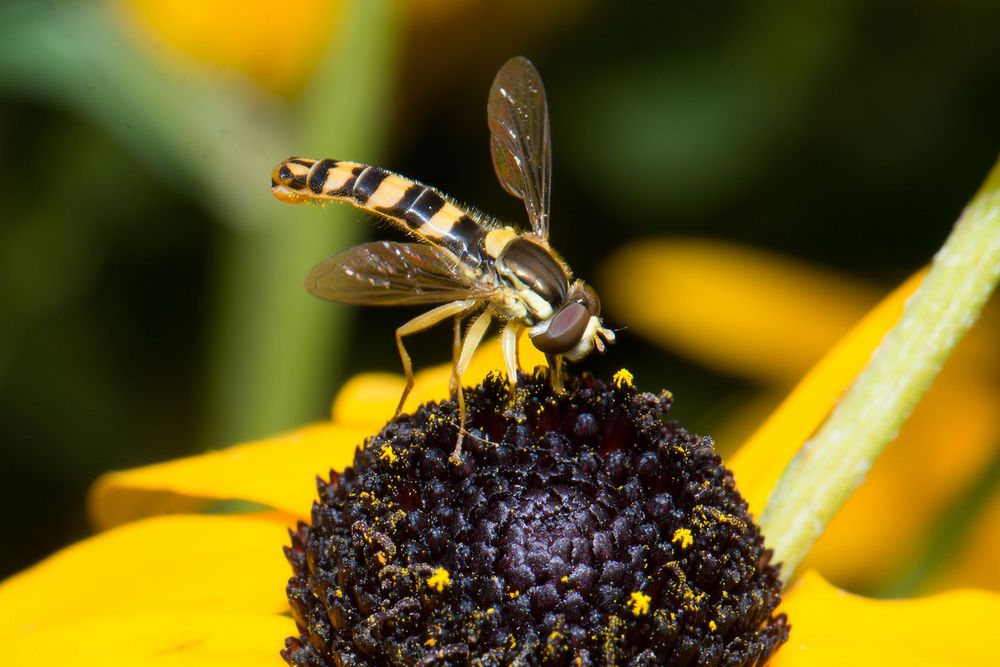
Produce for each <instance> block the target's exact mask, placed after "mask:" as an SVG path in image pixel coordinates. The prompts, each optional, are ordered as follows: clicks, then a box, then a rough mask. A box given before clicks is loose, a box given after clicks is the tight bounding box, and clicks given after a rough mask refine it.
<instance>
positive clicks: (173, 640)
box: [0, 610, 297, 667]
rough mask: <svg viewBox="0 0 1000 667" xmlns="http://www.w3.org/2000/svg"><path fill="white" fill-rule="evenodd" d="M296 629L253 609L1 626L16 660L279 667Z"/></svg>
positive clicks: (84, 665) (79, 665)
mask: <svg viewBox="0 0 1000 667" xmlns="http://www.w3.org/2000/svg"><path fill="white" fill-rule="evenodd" d="M295 634H297V633H296V631H295V624H294V623H293V622H292V620H291V618H289V617H287V616H279V615H277V614H267V613H264V612H258V613H255V612H252V611H224V612H211V611H201V610H197V611H177V610H173V611H144V612H141V613H135V614H132V613H128V612H125V613H120V614H111V615H101V616H91V615H89V614H77V615H69V616H67V617H66V618H65V619H63V621H62V622H61V623H58V624H55V625H46V626H36V627H33V628H20V629H18V630H11V629H8V628H0V643H2V646H3V664H5V665H11V666H15V667H21V666H25V667H27V666H29V665H31V666H35V665H73V666H74V667H115V666H116V665H121V666H122V667H145V666H147V665H149V666H154V665H155V667H171V666H173V665H176V666H177V667H230V666H231V667H280V666H282V665H284V664H285V663H284V661H282V659H281V658H280V656H279V655H278V651H280V650H281V648H282V647H283V646H284V641H285V638H286V637H289V636H292V635H295Z"/></svg>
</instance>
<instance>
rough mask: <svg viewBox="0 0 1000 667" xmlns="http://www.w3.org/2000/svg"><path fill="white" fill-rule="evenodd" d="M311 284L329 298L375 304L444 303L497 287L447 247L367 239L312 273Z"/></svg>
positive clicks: (313, 291)
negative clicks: (482, 280)
mask: <svg viewBox="0 0 1000 667" xmlns="http://www.w3.org/2000/svg"><path fill="white" fill-rule="evenodd" d="M306 289H307V290H308V291H309V292H310V293H311V294H313V295H315V296H318V297H319V298H321V299H326V300H327V301H334V302H336V303H348V304H358V305H370V306H398V305H408V304H428V303H444V302H446V301H452V300H456V299H469V298H483V297H486V296H488V295H489V294H490V293H491V292H492V291H493V290H492V288H491V287H490V286H489V285H480V284H479V283H478V282H477V281H476V279H475V276H474V275H473V274H471V272H469V271H467V270H466V269H464V268H463V266H462V265H461V264H459V263H458V262H457V261H456V260H455V257H454V256H453V255H451V253H449V252H448V251H447V250H443V249H441V248H436V247H434V246H431V245H426V244H423V243H394V242H392V241H377V242H375V243H364V244H362V245H359V246H355V247H353V248H351V249H349V250H345V251H344V252H342V253H340V254H338V255H334V256H333V257H331V258H329V259H327V260H326V261H324V262H322V263H320V264H319V265H317V266H316V267H315V268H314V269H313V270H312V271H310V272H309V275H308V276H307V277H306Z"/></svg>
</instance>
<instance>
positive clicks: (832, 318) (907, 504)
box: [602, 238, 1000, 590]
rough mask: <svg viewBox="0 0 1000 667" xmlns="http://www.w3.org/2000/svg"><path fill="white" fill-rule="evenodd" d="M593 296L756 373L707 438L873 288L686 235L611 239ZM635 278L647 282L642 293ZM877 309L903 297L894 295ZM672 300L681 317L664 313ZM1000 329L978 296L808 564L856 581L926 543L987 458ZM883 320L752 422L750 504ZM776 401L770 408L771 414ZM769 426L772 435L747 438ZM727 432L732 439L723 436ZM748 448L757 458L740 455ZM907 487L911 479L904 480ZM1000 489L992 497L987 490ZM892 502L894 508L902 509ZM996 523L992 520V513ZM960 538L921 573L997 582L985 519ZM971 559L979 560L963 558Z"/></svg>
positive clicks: (886, 571)
mask: <svg viewBox="0 0 1000 667" xmlns="http://www.w3.org/2000/svg"><path fill="white" fill-rule="evenodd" d="M603 275H604V276H606V279H605V280H604V281H603V284H602V294H606V296H605V303H606V304H607V306H608V309H609V310H611V311H612V313H613V314H614V315H615V317H616V318H617V319H618V320H619V321H624V322H629V323H630V325H631V330H633V331H635V332H637V333H639V334H640V335H643V336H645V337H647V338H649V339H650V340H652V341H654V342H657V343H659V344H661V345H663V346H665V347H668V348H670V349H674V350H677V351H679V352H681V353H683V354H686V355H689V356H691V357H692V358H694V359H696V360H698V361H701V362H702V363H704V364H705V365H708V366H711V367H713V368H716V369H720V370H724V371H728V372H731V373H733V374H736V375H740V376H743V377H745V378H748V379H751V380H754V381H757V382H759V383H761V384H762V385H763V387H764V394H763V399H762V400H760V401H750V402H749V404H748V406H747V411H746V412H745V413H742V412H740V411H739V410H737V411H736V418H735V419H736V420H737V421H738V422H739V423H730V424H729V425H726V424H722V425H720V427H719V429H718V432H717V433H716V434H715V435H716V436H717V441H718V442H720V446H721V447H722V448H723V449H724V450H725V449H726V448H727V440H728V439H735V438H739V439H743V438H744V437H745V436H746V435H749V432H748V431H747V426H748V425H750V426H753V427H756V426H757V425H760V424H761V422H762V421H763V419H764V417H765V416H766V415H767V414H768V413H769V412H771V411H772V410H773V408H774V406H775V403H776V400H775V398H774V396H775V395H777V394H780V393H784V392H786V391H787V390H788V389H789V385H790V383H791V382H792V381H793V380H794V379H796V378H798V377H800V376H802V374H803V373H805V371H806V370H807V369H808V368H809V367H810V366H811V365H812V364H813V362H814V361H815V360H816V359H819V358H820V356H821V355H822V354H823V352H824V351H825V350H827V349H829V347H830V345H831V343H832V341H834V340H836V339H838V338H839V337H841V336H842V335H843V334H844V333H845V332H846V331H847V330H848V329H849V327H850V326H851V324H852V323H853V322H855V321H857V320H858V319H859V318H860V317H861V315H862V314H863V313H864V312H865V311H866V310H867V309H868V308H869V307H870V306H871V304H872V303H873V302H874V301H875V296H874V295H875V294H876V290H875V289H874V288H873V287H870V286H867V285H864V284H862V283H859V282H858V281H856V280H851V279H847V278H844V277H842V276H839V275H838V274H836V273H835V272H833V271H830V270H822V269H819V268H816V267H813V266H810V265H808V264H805V263H802V262H797V261H792V260H788V259H786V258H782V257H780V256H776V255H774V254H770V253H766V252H764V251H760V250H751V249H748V248H741V247H738V246H733V245H728V244H723V243H717V242H712V241H706V240H698V239H680V238H678V239H660V240H647V241H643V242H640V243H636V244H633V245H630V246H628V247H626V248H624V249H623V250H621V251H619V252H618V253H616V254H615V255H614V256H613V257H611V258H610V259H609V261H608V262H607V264H606V265H605V266H604V270H603ZM635 285H656V286H657V298H656V299H649V298H648V295H644V294H643V293H642V291H641V290H635V289H634V286H635ZM887 306H892V308H893V310H892V313H891V315H890V316H892V317H896V316H898V314H899V313H900V312H901V311H902V303H901V302H895V303H894V302H887V303H886V304H883V305H882V306H881V307H880V308H883V309H884V308H886V307H887ZM678 313H683V317H679V316H678V315H677V314H678ZM998 332H1000V322H998V321H997V312H996V311H995V310H990V309H989V308H987V309H986V311H985V312H984V315H983V317H982V319H981V320H980V322H979V323H977V325H976V326H975V327H974V328H973V329H972V330H971V331H970V332H969V334H968V335H967V336H966V337H965V338H964V339H963V340H962V341H961V342H960V343H959V345H958V346H957V347H956V348H955V351H954V353H953V354H952V356H951V357H950V358H949V360H948V362H947V363H946V364H945V366H944V368H943V369H942V372H941V374H940V375H939V376H938V378H937V379H936V381H935V383H934V386H933V387H932V389H931V390H930V392H929V393H928V395H927V396H926V397H925V398H924V400H923V401H921V403H920V404H919V406H918V407H917V409H916V410H915V412H914V413H913V415H912V416H911V417H910V419H909V420H908V421H907V422H906V424H905V426H904V427H903V429H902V431H901V432H900V435H899V437H898V438H897V439H896V440H895V441H894V442H893V443H892V444H891V445H889V447H888V448H887V449H886V451H885V453H884V454H883V455H882V456H881V457H880V458H879V460H878V462H877V463H876V465H875V466H874V467H873V469H872V470H871V472H870V474H869V475H868V478H867V479H866V481H865V483H864V484H863V485H862V486H861V487H860V488H859V489H858V491H857V492H856V493H855V494H854V495H853V496H852V497H851V499H850V500H849V501H848V502H847V504H846V505H845V506H844V507H843V508H842V509H841V511H840V513H839V515H838V516H837V518H836V519H835V520H834V522H833V523H832V524H831V525H830V526H829V527H828V529H827V531H826V532H825V533H824V535H823V537H822V538H821V540H820V542H819V543H818V544H817V545H816V546H815V547H814V549H813V550H812V552H810V556H809V559H808V560H807V563H806V565H807V567H813V568H816V569H817V570H818V571H819V572H820V573H822V574H823V575H824V576H825V577H828V578H830V579H831V580H832V581H835V582H837V583H838V584H839V585H842V586H846V587H850V588H860V589H866V588H869V587H872V586H876V585H878V584H880V583H883V582H886V581H887V580H891V579H892V578H893V577H898V576H900V573H899V571H898V570H899V568H900V567H907V566H910V565H912V563H910V562H909V561H908V560H907V558H908V557H911V555H912V554H914V553H919V552H920V551H922V550H925V549H926V548H927V544H928V543H929V542H930V541H931V540H933V539H934V537H935V535H934V534H933V531H934V530H935V529H936V528H938V525H937V524H938V522H939V521H940V517H941V516H942V515H943V514H944V513H945V512H946V511H947V510H948V508H950V507H952V506H953V505H954V504H955V503H956V502H959V501H960V499H961V498H962V497H963V494H964V493H965V490H966V489H968V488H969V487H970V486H971V485H972V484H973V483H974V482H975V481H976V479H977V478H978V476H979V475H980V474H981V471H983V470H984V469H985V468H988V467H989V465H990V464H991V462H992V461H994V460H995V459H996V458H997V457H998V456H1000V451H998V449H1000V409H998V406H1000V347H998V346H997V345H996V340H997V336H998ZM883 333H884V330H882V329H879V328H875V329H867V330H866V329H864V328H859V330H858V331H856V332H855V333H854V334H852V335H854V336H855V337H856V338H857V339H858V340H856V342H855V344H854V345H852V346H847V347H844V348H842V349H844V350H845V352H847V354H846V356H835V355H829V356H827V358H826V359H824V360H823V361H822V362H821V363H820V364H819V365H817V366H816V367H814V368H813V370H812V371H811V372H810V374H809V375H808V376H806V379H804V380H803V381H802V382H801V383H800V384H799V386H798V387H797V388H796V390H795V392H794V393H793V394H792V396H791V397H790V398H789V399H788V401H787V402H786V405H785V406H784V407H783V411H784V412H785V413H787V414H788V415H789V418H788V419H787V420H785V421H782V426H781V428H782V429H787V430H785V431H782V432H778V431H777V430H776V428H774V427H770V426H769V425H768V424H765V425H764V426H763V427H761V429H760V430H759V431H758V432H757V433H756V434H754V435H753V436H752V438H751V440H750V446H749V447H745V448H744V449H743V450H742V451H741V452H739V453H738V454H737V455H736V456H735V457H734V458H733V459H731V460H730V461H729V464H730V466H731V467H732V468H734V470H735V471H736V472H737V476H738V478H739V477H740V475H739V473H740V470H741V468H742V467H743V466H745V465H757V464H758V463H761V464H763V463H765V462H768V461H769V462H770V464H771V468H770V471H769V473H768V474H767V475H762V476H759V477H757V479H758V482H759V486H757V487H754V486H752V485H750V484H749V483H748V482H747V480H744V479H739V482H740V489H741V492H742V493H743V495H744V497H746V498H747V499H748V501H749V502H750V505H751V510H752V511H754V512H755V513H758V514H759V512H760V510H761V509H763V505H764V502H765V501H766V500H767V493H768V492H769V491H770V489H771V487H772V485H773V483H774V481H776V479H777V476H778V475H779V474H780V473H781V471H782V470H783V469H784V465H785V462H787V460H788V458H790V457H784V456H778V457H775V456H773V451H774V450H773V448H774V447H777V446H780V443H781V442H784V443H785V446H786V447H788V448H794V449H797V447H798V444H799V443H801V442H803V441H804V440H805V439H806V438H808V437H809V436H810V435H811V434H812V432H813V431H814V430H815V429H816V428H817V427H818V426H819V424H820V423H821V422H822V420H823V419H824V418H825V417H826V415H827V414H828V412H829V410H830V409H831V408H832V407H833V404H834V403H835V402H836V400H837V399H838V398H839V396H840V395H841V394H842V393H843V391H845V390H846V389H847V387H848V386H849V385H850V383H851V382H852V381H853V379H854V377H856V375H857V373H858V372H859V371H860V370H861V368H862V367H863V366H864V364H865V363H866V362H867V360H868V356H869V354H870V352H871V350H873V349H874V347H875V346H876V345H877V343H878V342H879V341H880V340H881V337H882V334H883ZM778 417H779V413H773V414H772V417H771V420H772V421H775V420H777V419H778ZM758 440H769V441H771V443H772V444H771V445H770V446H767V445H764V446H756V445H755V441H758ZM736 441H737V442H738V441H739V440H736ZM750 452H758V453H759V454H760V455H761V456H762V457H763V458H764V459H765V461H762V462H750V461H749V460H748V459H749V453H750ZM917 490H919V491H918V492H915V491H917ZM998 503H1000V501H998ZM903 508H905V509H903ZM993 525H994V526H995V525H996V524H995V523H994V524H993ZM979 534H981V535H982V537H979V538H973V540H974V541H975V542H976V543H977V544H979V547H978V549H984V551H981V552H977V553H979V555H978V556H972V555H971V554H967V555H965V556H963V558H964V559H965V562H964V563H963V564H962V565H961V567H958V566H957V564H956V567H955V568H954V571H951V570H949V572H948V573H942V575H940V576H939V577H938V578H937V579H936V580H932V581H930V582H928V586H927V587H925V589H926V590H940V589H941V586H943V585H948V586H954V585H964V586H977V587H989V588H992V589H993V590H1000V589H997V588H996V586H997V585H998V584H1000V580H998V576H997V574H996V572H997V569H996V567H995V565H994V563H996V562H997V560H998V559H1000V541H998V540H996V539H995V538H994V539H993V540H992V542H991V540H990V532H989V531H980V533H979ZM976 559H982V562H981V565H982V566H981V567H974V566H973V563H974V562H976Z"/></svg>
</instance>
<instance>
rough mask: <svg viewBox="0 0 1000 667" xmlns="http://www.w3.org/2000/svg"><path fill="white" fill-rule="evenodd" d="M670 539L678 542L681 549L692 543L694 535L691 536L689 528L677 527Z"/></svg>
mask: <svg viewBox="0 0 1000 667" xmlns="http://www.w3.org/2000/svg"><path fill="white" fill-rule="evenodd" d="M670 541H671V542H680V543H681V549H687V548H688V547H689V546H691V545H692V544H694V537H692V536H691V530H690V529H689V528H678V529H677V530H675V531H674V537H673V539H671V540H670Z"/></svg>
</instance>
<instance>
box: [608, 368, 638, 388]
mask: <svg viewBox="0 0 1000 667" xmlns="http://www.w3.org/2000/svg"><path fill="white" fill-rule="evenodd" d="M634 379H635V378H634V377H633V376H632V373H631V372H630V371H629V370H628V369H625V368H623V369H621V370H620V371H618V372H617V373H615V375H614V377H612V378H611V381H612V382H614V384H615V386H616V387H618V388H619V389H626V388H629V387H631V386H632V380H634Z"/></svg>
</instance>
